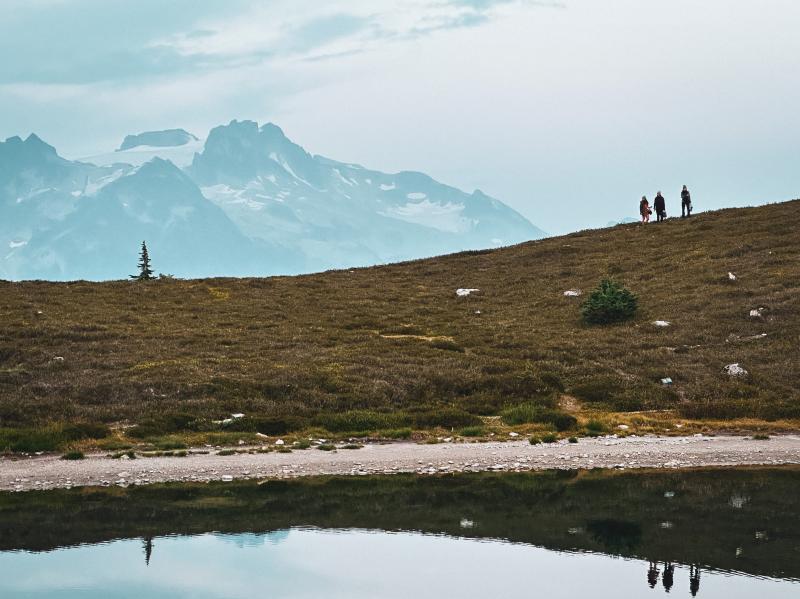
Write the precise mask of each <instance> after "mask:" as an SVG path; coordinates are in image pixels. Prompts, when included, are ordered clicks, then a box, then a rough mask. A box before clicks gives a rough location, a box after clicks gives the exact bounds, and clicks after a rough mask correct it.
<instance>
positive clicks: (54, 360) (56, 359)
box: [53, 356, 64, 362]
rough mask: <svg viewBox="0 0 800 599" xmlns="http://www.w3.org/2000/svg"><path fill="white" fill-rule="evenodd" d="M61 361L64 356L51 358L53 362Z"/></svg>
mask: <svg viewBox="0 0 800 599" xmlns="http://www.w3.org/2000/svg"><path fill="white" fill-rule="evenodd" d="M63 361H64V356H55V357H54V358H53V362H63Z"/></svg>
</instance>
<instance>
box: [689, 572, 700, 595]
mask: <svg viewBox="0 0 800 599" xmlns="http://www.w3.org/2000/svg"><path fill="white" fill-rule="evenodd" d="M699 590H700V567H699V566H691V567H690V568H689V592H690V593H691V594H692V597H696V596H697V592H698V591H699Z"/></svg>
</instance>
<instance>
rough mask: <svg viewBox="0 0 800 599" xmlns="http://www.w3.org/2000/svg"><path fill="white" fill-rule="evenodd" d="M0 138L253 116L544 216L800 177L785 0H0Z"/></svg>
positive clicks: (795, 190)
mask: <svg viewBox="0 0 800 599" xmlns="http://www.w3.org/2000/svg"><path fill="white" fill-rule="evenodd" d="M0 8H1V9H2V17H0V56H2V60H0V138H5V137H8V136H10V135H16V134H19V135H27V134H28V133H30V132H36V133H38V134H39V135H40V136H41V137H43V138H44V139H45V140H46V141H48V142H50V143H51V144H53V145H55V146H56V147H57V148H58V149H59V151H60V152H61V153H62V154H63V155H66V156H68V157H71V158H77V157H80V156H85V155H91V154H96V153H99V152H101V151H105V150H109V149H111V148H114V147H117V146H118V145H119V143H120V141H121V140H122V138H123V136H124V135H125V134H127V133H134V132H139V131H143V130H150V129H159V128H168V127H169V128H171V127H184V128H186V129H188V130H189V131H191V132H193V133H195V134H197V135H200V136H205V134H206V133H207V131H208V129H209V128H210V127H212V126H215V125H217V124H221V123H224V122H228V121H230V120H231V119H233V118H238V119H245V118H249V119H254V120H258V121H259V122H265V121H274V122H276V123H277V124H279V125H280V126H281V127H283V129H284V130H285V131H286V133H287V134H288V135H289V136H290V137H291V138H292V139H294V140H295V141H297V142H298V143H300V144H301V145H303V146H305V147H306V148H307V149H308V150H309V151H311V152H312V153H318V154H323V155H327V156H330V157H332V158H336V159H338V160H343V161H352V162H358V163H361V164H364V165H365V166H369V167H372V168H377V169H381V170H387V171H397V170H421V171H424V172H427V173H428V174H430V175H432V176H434V177H435V178H437V179H439V180H441V181H443V182H446V183H451V184H454V185H456V186H459V187H462V188H464V189H466V190H468V191H471V190H472V189H474V188H476V187H477V188H480V189H482V190H483V191H485V192H486V193H488V194H490V195H493V196H495V197H497V198H499V199H501V200H503V201H505V202H507V203H508V204H510V205H512V206H513V207H515V208H516V209H518V210H519V211H520V212H522V213H523V214H524V215H525V216H527V217H528V218H529V219H530V220H531V221H532V222H534V223H535V224H536V225H538V226H540V227H542V228H544V229H545V230H547V231H550V232H553V233H558V232H564V231H568V230H574V229H577V228H583V227H587V226H598V225H604V224H605V223H606V222H607V221H609V220H619V219H621V218H623V217H625V216H635V215H636V212H637V208H638V199H639V197H640V196H641V195H642V194H643V193H646V194H647V195H648V197H652V195H654V194H655V192H656V191H657V190H658V189H662V190H663V191H664V192H665V194H666V196H667V200H668V202H669V204H668V209H671V212H672V213H674V212H676V210H679V206H678V202H677V201H676V198H677V195H678V191H679V190H680V185H681V184H683V183H686V184H688V185H689V186H690V189H691V190H692V191H693V195H694V198H695V204H696V208H697V209H698V210H703V209H707V208H717V207H722V206H726V205H743V204H755V203H763V202H768V201H777V200H784V199H790V198H793V197H798V196H800V108H799V107H800V34H799V33H798V32H800V2H798V1H797V0H758V1H755V0H703V1H701V2H698V1H697V0H669V1H665V0H660V1H655V0H563V1H555V2H550V1H542V2H534V1H530V0H326V1H324V2H323V1H320V0H270V1H255V0H224V1H223V0H218V1H212V0H170V1H168V2H167V1H164V0H137V1H136V2H133V1H127V0H126V1H122V0H118V1H115V0H0Z"/></svg>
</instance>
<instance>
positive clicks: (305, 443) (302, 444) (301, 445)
mask: <svg viewBox="0 0 800 599" xmlns="http://www.w3.org/2000/svg"><path fill="white" fill-rule="evenodd" d="M293 447H294V448H295V449H308V448H309V447H311V441H309V440H308V439H300V440H299V441H295V442H294V444H293Z"/></svg>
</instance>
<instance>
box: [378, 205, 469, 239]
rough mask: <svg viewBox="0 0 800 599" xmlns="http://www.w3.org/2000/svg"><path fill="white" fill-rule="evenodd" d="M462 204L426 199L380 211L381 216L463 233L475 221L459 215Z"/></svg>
mask: <svg viewBox="0 0 800 599" xmlns="http://www.w3.org/2000/svg"><path fill="white" fill-rule="evenodd" d="M463 211H464V204H460V203H453V202H448V203H447V204H439V203H436V202H431V201H430V200H428V199H425V200H422V201H421V202H408V203H406V204H405V205H403V206H393V207H391V208H388V209H387V210H386V211H384V212H382V213H381V215H382V216H388V217H390V218H396V219H397V220H402V221H405V222H407V223H414V224H417V225H422V226H424V227H430V228H432V229H436V230H438V231H444V232H445V233H465V232H467V231H469V230H470V229H472V227H473V226H474V225H475V224H476V223H477V221H474V220H472V219H469V218H465V217H464V216H462V215H461V213H462V212H463Z"/></svg>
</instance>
